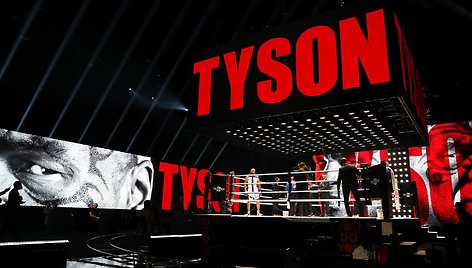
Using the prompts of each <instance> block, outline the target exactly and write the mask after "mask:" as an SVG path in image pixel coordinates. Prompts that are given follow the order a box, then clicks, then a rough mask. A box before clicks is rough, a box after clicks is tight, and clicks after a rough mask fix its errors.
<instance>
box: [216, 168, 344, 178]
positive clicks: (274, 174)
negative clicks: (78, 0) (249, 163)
mask: <svg viewBox="0 0 472 268" xmlns="http://www.w3.org/2000/svg"><path fill="white" fill-rule="evenodd" d="M338 171H339V169H331V170H308V171H293V172H273V173H257V174H238V175H236V174H221V173H220V174H217V173H212V174H211V175H212V176H219V177H230V176H233V177H235V178H236V177H249V176H259V177H261V176H276V175H289V174H290V175H297V174H312V173H324V172H338Z"/></svg>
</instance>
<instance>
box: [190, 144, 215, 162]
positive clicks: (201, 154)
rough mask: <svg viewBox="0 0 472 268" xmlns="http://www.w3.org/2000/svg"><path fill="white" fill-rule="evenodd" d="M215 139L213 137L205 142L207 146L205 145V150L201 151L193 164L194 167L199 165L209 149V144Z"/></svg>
mask: <svg viewBox="0 0 472 268" xmlns="http://www.w3.org/2000/svg"><path fill="white" fill-rule="evenodd" d="M212 141H213V138H210V139H209V140H208V141H207V143H206V144H205V147H203V150H202V152H201V153H200V155H199V156H198V158H197V160H195V163H194V164H193V166H194V167H196V166H197V164H198V162H200V159H201V158H202V156H203V154H205V152H206V150H207V149H208V146H209V145H210V143H211V142H212Z"/></svg>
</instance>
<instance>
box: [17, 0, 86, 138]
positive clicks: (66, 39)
mask: <svg viewBox="0 0 472 268" xmlns="http://www.w3.org/2000/svg"><path fill="white" fill-rule="evenodd" d="M89 5H90V0H87V1H84V2H83V4H82V6H81V7H80V9H79V11H78V12H77V14H76V16H75V18H74V21H73V22H72V24H71V25H70V27H69V29H67V33H66V36H65V37H64V39H63V40H62V42H61V44H60V46H59V49H58V50H57V52H56V54H55V55H54V58H53V60H52V61H51V63H50V64H49V67H48V69H47V70H46V73H45V74H44V76H43V78H42V80H41V83H40V84H39V86H38V88H37V89H36V92H35V93H34V96H33V98H32V99H31V101H30V103H29V105H28V108H27V109H26V111H25V113H24V114H23V117H22V118H21V120H20V123H19V124H18V126H17V127H16V131H20V130H21V127H22V126H23V124H24V123H25V121H26V118H28V115H29V113H30V112H31V109H32V108H33V105H34V104H35V102H36V100H37V99H38V96H39V94H40V93H41V91H42V89H43V87H44V85H45V84H46V81H47V80H48V79H49V76H50V75H51V73H52V71H53V70H54V68H55V67H56V63H57V61H58V60H59V58H60V57H61V56H62V52H63V51H64V49H65V47H66V46H67V44H68V43H69V41H70V38H71V37H72V34H73V33H74V32H75V30H76V28H77V26H78V25H79V23H80V21H81V20H82V17H83V15H84V13H85V11H86V10H87V9H88V7H89Z"/></svg>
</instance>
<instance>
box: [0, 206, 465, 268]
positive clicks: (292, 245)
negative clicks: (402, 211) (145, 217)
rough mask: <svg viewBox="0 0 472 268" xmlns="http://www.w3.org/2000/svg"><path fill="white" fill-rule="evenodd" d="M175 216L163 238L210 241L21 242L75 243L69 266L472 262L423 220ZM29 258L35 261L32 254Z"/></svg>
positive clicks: (65, 233) (42, 233)
mask: <svg viewBox="0 0 472 268" xmlns="http://www.w3.org/2000/svg"><path fill="white" fill-rule="evenodd" d="M173 219H174V222H172V223H171V225H172V226H174V228H169V226H166V227H165V228H163V229H161V230H165V231H163V232H162V233H161V234H160V235H163V236H169V235H170V236H171V237H173V236H174V235H186V234H202V238H199V241H198V243H194V242H195V241H193V242H192V241H183V240H175V241H174V240H173V241H170V240H168V241H167V240H166V241H165V242H162V244H165V245H164V246H165V250H166V252H167V253H169V252H174V254H170V255H162V254H157V253H156V252H155V251H153V248H154V249H155V248H159V249H160V250H162V245H160V246H161V247H160V246H159V245H157V246H156V245H155V244H153V243H154V242H152V240H149V238H148V237H147V236H142V235H140V234H138V233H137V232H136V230H135V229H134V226H133V225H129V226H127V227H128V228H111V229H107V228H103V229H96V230H95V229H94V230H92V229H89V228H69V229H57V228H56V229H38V230H33V231H23V232H20V233H19V236H18V237H17V239H16V240H18V241H36V240H59V239H67V240H68V241H69V243H68V245H67V250H66V253H65V254H66V262H65V264H64V266H62V267H283V268H289V267H296V268H301V267H416V268H421V267H447V266H450V265H456V264H458V263H459V262H464V261H470V260H472V250H471V249H472V246H470V245H469V244H465V246H462V247H461V245H460V244H459V243H457V242H455V241H451V240H449V239H448V238H447V237H445V238H438V236H437V234H434V233H430V232H428V230H427V229H425V228H422V227H421V226H419V224H418V221H417V220H415V219H393V220H392V230H393V232H394V233H393V234H392V235H387V236H384V235H382V232H385V230H384V229H385V226H383V224H382V222H383V221H379V220H377V219H375V218H369V217H355V218H348V217H281V216H280V217H279V216H275V217H274V216H249V217H248V216H242V215H229V214H194V215H183V216H182V215H181V216H180V217H174V218H173ZM176 219H179V220H176ZM120 226H121V225H120ZM1 240H2V241H9V239H8V234H6V233H4V232H3V231H2V235H1ZM201 241H203V242H201ZM353 241H354V242H353ZM350 242H353V243H350ZM159 243H161V242H159ZM166 243H170V244H166ZM192 243H193V244H192ZM410 244H411V245H410ZM358 245H364V246H365V251H364V253H366V254H371V255H367V256H368V258H369V259H367V260H364V259H359V257H358V256H360V257H362V254H361V255H359V254H352V253H349V252H346V251H349V250H351V252H352V249H353V247H354V246H358ZM350 247H351V248H350ZM92 248H93V249H92ZM185 249H186V250H185ZM0 251H1V250H0ZM179 252H182V254H179ZM374 252H375V253H374ZM361 253H362V252H361ZM374 254H376V255H377V256H374ZM24 256H25V258H28V253H25V254H24ZM2 267H3V266H2ZM11 267H18V266H11Z"/></svg>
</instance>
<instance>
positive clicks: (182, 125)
mask: <svg viewBox="0 0 472 268" xmlns="http://www.w3.org/2000/svg"><path fill="white" fill-rule="evenodd" d="M185 123H187V117H185V119H184V121H182V123H180V127H179V129H178V130H177V132H176V133H175V135H174V138H172V141H171V142H170V144H169V146H167V150H166V152H165V153H164V155H163V156H162V157H161V161H163V160H164V158H166V156H167V153H169V150H170V148H171V147H172V145H174V142H175V140H176V139H177V137H178V136H179V135H180V132H181V131H182V128H183V127H184V126H185Z"/></svg>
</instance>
